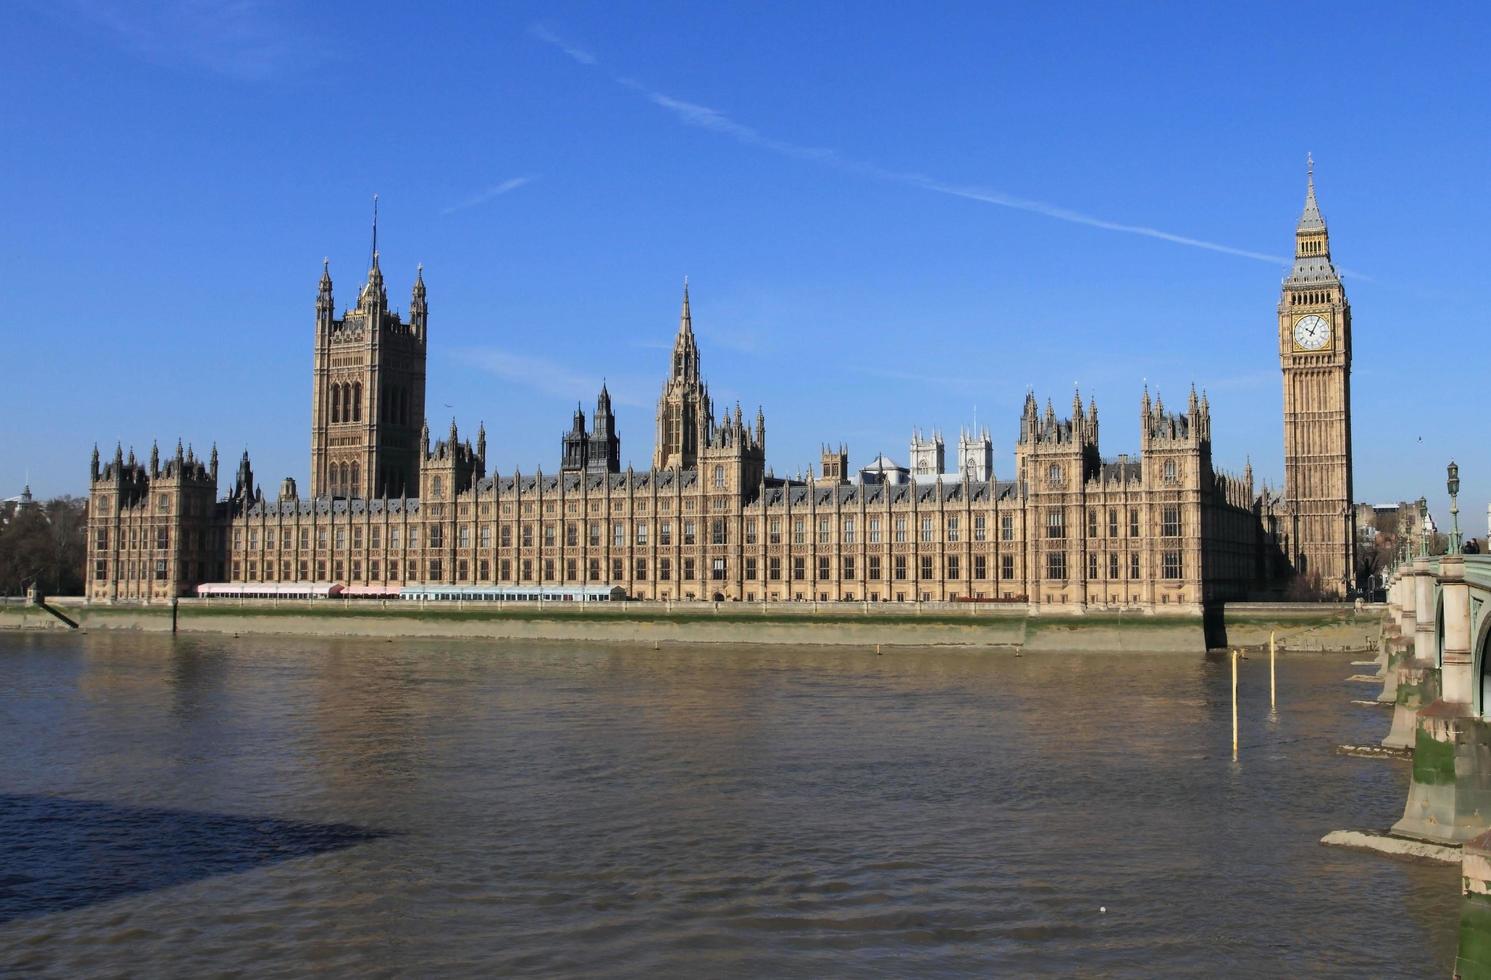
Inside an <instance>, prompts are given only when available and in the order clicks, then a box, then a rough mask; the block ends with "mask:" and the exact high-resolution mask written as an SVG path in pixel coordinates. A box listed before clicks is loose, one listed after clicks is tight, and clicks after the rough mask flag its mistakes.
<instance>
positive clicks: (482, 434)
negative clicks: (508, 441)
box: [476, 422, 487, 476]
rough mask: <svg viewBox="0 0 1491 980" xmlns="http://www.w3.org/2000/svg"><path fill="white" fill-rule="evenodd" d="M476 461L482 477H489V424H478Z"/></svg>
mask: <svg viewBox="0 0 1491 980" xmlns="http://www.w3.org/2000/svg"><path fill="white" fill-rule="evenodd" d="M476 459H477V470H478V473H479V474H480V475H481V476H486V475H487V423H485V422H478V423H477V424H476Z"/></svg>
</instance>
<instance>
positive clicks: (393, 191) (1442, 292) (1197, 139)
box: [0, 0, 1491, 533]
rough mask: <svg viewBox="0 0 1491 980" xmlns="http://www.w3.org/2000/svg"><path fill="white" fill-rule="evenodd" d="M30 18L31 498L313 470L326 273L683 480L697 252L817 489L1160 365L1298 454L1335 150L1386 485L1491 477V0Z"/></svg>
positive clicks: (1117, 428)
mask: <svg viewBox="0 0 1491 980" xmlns="http://www.w3.org/2000/svg"><path fill="white" fill-rule="evenodd" d="M1427 11H1428V8H1415V7H1410V6H1406V5H1387V4H1358V3H1353V4H1330V3H1312V4H1298V3H1289V4H1284V3H1280V4H1246V5H1230V6H1228V7H1226V8H1223V7H1221V6H1220V5H1208V4H1181V3H1147V4H1133V5H1120V4H1096V3H1091V4H1074V5H1057V4H1029V5H994V4H967V5H954V4H933V5H906V4H883V5H872V4H860V3H855V4H848V3H842V4H829V3H820V4H802V5H779V6H776V7H771V6H763V5H739V6H726V5H705V4H683V3H679V4H665V3H653V4H646V5H623V4H584V5H575V6H563V5H556V4H552V3H543V4H538V3H533V4H525V3H510V4H501V5H497V4H482V5H470V6H469V7H466V8H464V9H459V8H457V7H456V6H455V5H444V4H432V5H413V4H381V5H380V4H356V5H353V4H323V5H297V4H289V3H285V4H278V3H255V2H211V0H195V2H164V3H160V4H155V5H136V4H130V3H113V2H104V0H72V2H57V3H35V4H29V5H28V4H21V5H20V6H11V7H10V8H8V16H7V37H8V40H9V42H10V43H9V44H8V45H7V58H6V59H5V62H4V63H3V64H0V80H3V82H4V85H3V92H4V95H3V99H4V101H3V103H0V105H3V110H0V111H3V119H4V124H5V125H4V131H5V132H6V134H7V138H6V139H5V140H4V141H3V143H0V170H3V174H4V179H3V180H0V214H3V215H4V216H5V218H4V220H3V222H0V269H3V270H4V271H3V273H0V284H3V293H0V295H3V300H4V302H3V305H0V344H3V350H4V351H5V359H6V361H7V363H8V364H9V366H10V367H11V370H9V371H7V372H6V380H5V384H4V385H3V387H0V411H3V412H4V414H5V417H6V418H7V419H8V420H9V422H8V424H7V426H6V429H5V436H4V439H3V446H0V448H3V451H0V496H3V495H8V494H10V493H14V492H16V491H17V490H18V489H19V485H20V483H21V482H22V481H23V479H25V477H26V475H27V474H28V473H29V476H30V480H31V483H32V486H33V488H34V489H35V490H36V491H37V492H38V493H41V494H46V495H50V494H56V493H77V492H81V491H82V490H83V489H84V487H85V479H86V465H87V457H88V452H89V450H90V449H91V447H92V445H93V443H94V442H95V441H97V442H98V443H99V444H100V445H101V446H103V447H105V448H106V450H107V449H109V448H112V446H113V444H114V442H115V441H116V440H119V441H123V442H124V443H125V445H126V446H128V445H130V444H133V445H134V446H135V447H136V448H137V449H140V450H141V451H145V450H146V449H147V448H148V446H149V443H150V440H151V438H152V437H158V438H160V440H161V441H162V443H163V444H174V442H175V440H176V439H177V438H178V437H181V438H183V439H185V440H187V441H189V442H191V443H193V444H194V445H195V446H197V447H199V448H204V449H205V447H206V446H207V445H209V444H210V443H211V442H212V441H213V440H214V439H215V440H216V441H217V443H218V445H219V446H220V448H221V449H222V451H223V452H224V454H225V455H226V456H227V457H228V458H232V457H235V456H236V455H237V454H238V452H240V451H241V450H242V449H243V448H245V447H247V448H248V449H249V450H250V451H251V452H252V454H253V458H254V463H255V469H256V471H257V472H258V474H259V475H260V478H261V480H262V481H263V483H264V486H265V489H266V490H267V491H272V489H273V487H274V486H276V485H277V484H278V480H279V478H280V477H281V476H284V475H293V476H295V477H297V478H298V479H300V480H302V481H304V478H305V474H306V471H307V468H308V465H309V433H308V427H309V408H310V405H309V402H310V383H311V374H310V366H311V363H310V361H311V359H310V354H311V340H312V330H313V304H314V299H315V292H316V281H317V278H318V277H319V274H320V265H321V259H322V257H323V256H326V257H329V259H330V261H331V271H332V275H333V278H334V281H335V285H336V295H337V303H338V306H339V307H341V306H344V305H348V304H350V303H352V302H353V301H354V299H355V295H356V289H357V287H358V285H359V284H360V282H361V281H362V280H363V278H364V277H365V275H366V270H367V262H368V248H369V243H368V223H369V201H370V198H371V196H372V194H373V193H374V192H377V193H378V194H379V195H380V200H381V215H382V220H381V228H380V239H379V243H380V247H381V251H382V265H383V269H384V272H385V275H386V276H387V279H388V285H389V292H390V297H391V299H392V301H393V302H395V303H396V304H398V305H399V306H401V307H403V306H407V303H408V294H409V289H410V285H411V283H412V280H413V276H414V267H415V264H416V263H417V262H423V263H424V266H425V280H426V282H427V284H428V287H429V296H430V310H431V313H430V316H431V327H430V338H431V348H430V361H429V398H428V406H427V407H428V412H429V415H430V417H431V425H432V428H433V429H435V430H436V431H437V432H439V431H443V430H444V429H445V427H446V426H448V424H449V419H450V417H451V416H452V415H454V416H456V417H457V419H458V421H459V422H460V424H461V426H462V428H463V429H466V428H469V429H471V430H472V431H474V430H475V427H476V423H477V422H478V421H479V420H485V422H486V425H487V429H488V432H489V436H490V450H489V453H490V458H489V462H490V463H491V464H493V465H495V466H496V467H498V468H500V469H501V470H502V471H503V472H511V471H512V470H513V469H514V468H515V467H521V468H522V469H523V470H524V471H525V472H526V471H531V470H533V469H534V468H535V467H536V466H539V465H542V466H544V467H545V468H546V469H553V468H556V467H557V465H558V458H559V435H560V433H561V431H562V430H563V429H564V428H565V427H566V426H567V424H568V420H569V414H570V412H571V411H572V409H573V407H574V404H575V402H576V401H577V400H579V401H583V402H584V403H586V405H587V411H588V407H589V406H590V405H592V404H593V402H594V397H595V393H596V389H597V388H598V387H599V384H600V381H601V379H602V378H603V377H604V378H606V379H607V381H608V383H609V385H610V389H611V391H612V393H613V395H615V397H616V399H617V401H618V424H619V427H620V430H621V434H622V457H623V462H626V461H628V460H630V461H632V462H633V463H635V464H637V465H639V466H645V465H646V461H647V460H648V459H649V457H650V454H651V451H652V442H653V431H652V417H653V405H654V402H655V400H656V397H657V394H658V391H659V387H660V385H661V382H662V380H663V375H664V371H665V369H666V361H667V355H666V350H667V348H668V346H669V345H670V344H671V341H672V338H673V334H674V331H675V329H676V326H677V315H678V300H679V292H680V285H681V282H682V280H683V277H684V276H685V275H687V276H688V277H689V280H690V283H691V287H692V294H693V309H694V322H695V328H696V332H697V333H698V335H699V342H700V347H701V356H702V363H703V368H704V373H705V376H706V378H707V380H708V381H709V383H710V386H711V390H712V392H713V393H714V395H715V401H716V404H725V403H728V404H731V405H733V403H734V402H735V401H736V400H737V399H739V400H740V401H741V403H742V404H743V405H744V406H745V407H746V409H747V411H748V412H754V409H755V407H756V406H757V405H758V404H760V405H762V406H764V408H765V411H766V416H767V426H768V449H769V453H768V455H769V462H770V464H771V465H772V466H773V467H774V468H775V470H776V472H777V473H778V474H784V473H791V472H796V471H798V470H800V469H803V468H804V467H805V466H806V465H808V464H809V463H813V462H816V459H817V453H818V446H819V444H820V442H823V441H831V442H834V443H837V442H840V441H843V442H847V443H848V444H849V449H850V458H851V464H855V463H857V462H863V461H864V460H867V459H869V458H871V457H872V456H873V455H874V454H875V453H876V452H878V451H882V450H884V451H887V452H889V453H890V454H891V455H892V456H894V457H897V458H904V457H905V455H906V442H907V439H908V437H909V435H910V433H911V430H912V428H913V427H914V426H920V427H922V428H932V427H940V428H941V429H942V430H943V431H944V432H945V433H947V434H948V435H949V438H950V440H951V439H952V438H955V435H954V434H955V433H956V431H957V429H958V427H959V426H960V425H967V424H971V423H972V422H973V420H974V417H975V413H977V420H978V422H979V424H980V425H987V426H988V427H989V428H990V430H991V433H992V435H993V439H994V445H995V468H996V471H997V472H1000V473H1001V474H1004V475H1007V474H1008V473H1009V472H1010V470H1011V468H1012V458H1011V454H1012V451H1013V445H1014V439H1015V435H1016V431H1017V426H1018V412H1019V406H1020V402H1021V401H1022V399H1023V397H1024V394H1025V391H1026V387H1027V386H1034V388H1035V390H1036V392H1037V394H1038V396H1039V397H1041V398H1042V400H1044V399H1045V398H1047V397H1050V398H1052V399H1053V400H1054V401H1055V402H1056V404H1057V406H1058V408H1061V407H1064V406H1067V405H1069V404H1070V401H1071V392H1072V385H1073V383H1074V382H1075V383H1077V384H1080V386H1081V389H1082V392H1083V395H1084V398H1085V397H1086V396H1087V395H1089V394H1092V395H1095V396H1096V398H1097V402H1098V408H1099V413H1100V417H1101V420H1102V423H1103V439H1102V446H1103V450H1104V453H1105V454H1107V455H1113V454H1117V453H1120V452H1132V451H1135V450H1137V448H1138V441H1139V435H1138V404H1139V397H1140V392H1141V389H1142V386H1143V384H1144V383H1145V381H1146V380H1147V381H1148V383H1149V384H1150V386H1151V388H1152V389H1158V390H1159V391H1160V392H1161V393H1162V394H1163V395H1164V396H1165V398H1166V400H1167V402H1169V403H1172V404H1175V405H1179V404H1182V403H1183V401H1184V398H1185V394H1186V392H1187V390H1188V387H1189V385H1190V384H1191V383H1192V382H1193V381H1194V382H1195V383H1196V384H1197V385H1198V386H1203V387H1205V388H1206V389H1207V390H1208V391H1209V393H1210V397H1211V403H1212V410H1213V439H1214V456H1215V459H1216V462H1217V463H1218V465H1220V466H1224V467H1228V468H1232V469H1239V470H1240V469H1241V468H1242V465H1243V463H1244V462H1245V460H1246V459H1247V458H1248V457H1250V456H1251V458H1252V461H1253V465H1254V469H1255V471H1256V472H1257V474H1258V475H1259V476H1260V478H1262V477H1271V478H1273V479H1274V480H1276V481H1277V480H1278V479H1279V477H1280V475H1281V472H1282V448H1281V422H1280V404H1281V398H1282V396H1281V392H1280V380H1279V371H1278V356H1277V350H1276V341H1275V332H1276V318H1275V317H1276V314H1275V306H1276V303H1277V300H1278V286H1279V279H1280V277H1281V276H1282V275H1283V274H1284V271H1285V264H1286V259H1287V256H1288V255H1289V253H1290V249H1291V245H1292V238H1291V236H1292V232H1293V226H1294V221H1295V219H1296V217H1297V216H1298V213H1299V209H1300V205H1301V202H1302V199H1303V194H1304V179H1305V174H1304V160H1305V155H1306V153H1307V152H1313V154H1314V156H1315V160H1316V178H1317V185H1318V188H1319V195H1320V201H1321V207H1322V209H1323V211H1324V213H1325V215H1326V218H1327V220H1328V222H1329V223H1330V228H1331V233H1332V245H1333V249H1334V254H1335V257H1336V260H1337V263H1338V264H1339V265H1340V266H1343V267H1344V268H1345V269H1346V270H1348V271H1349V272H1350V273H1351V274H1352V275H1351V277H1350V279H1349V280H1348V286H1347V290H1348V295H1349V296H1350V298H1351V300H1352V304H1353V313H1354V321H1355V355H1356V366H1355V373H1354V381H1353V383H1354V420H1355V431H1354V435H1355V450H1356V487H1357V497H1358V498H1359V499H1366V500H1374V501H1377V500H1394V499H1398V498H1400V497H1406V496H1417V495H1418V494H1420V493H1428V494H1429V496H1430V499H1431V501H1432V502H1434V506H1435V510H1436V513H1437V514H1438V513H1442V511H1443V508H1444V506H1445V505H1444V503H1443V500H1444V479H1443V477H1444V464H1445V462H1446V461H1447V460H1448V459H1449V458H1450V457H1451V456H1456V457H1458V459H1459V462H1460V463H1461V467H1462V473H1463V478H1464V492H1463V493H1462V506H1461V510H1462V514H1463V515H1464V516H1465V521H1464V524H1465V525H1466V526H1467V527H1468V528H1469V529H1472V530H1474V531H1475V532H1476V533H1485V527H1484V524H1485V508H1486V501H1487V498H1488V496H1491V472H1488V471H1491V451H1488V450H1487V448H1486V447H1487V445H1488V443H1487V439H1486V427H1485V414H1484V411H1483V405H1484V397H1481V398H1477V397H1476V395H1477V392H1476V390H1475V389H1476V388H1477V387H1479V389H1480V391H1481V392H1484V389H1485V382H1484V380H1483V379H1484V377H1485V373H1484V372H1485V370H1486V367H1485V355H1486V338H1487V337H1488V336H1491V331H1488V329H1487V327H1488V323H1487V313H1486V309H1487V307H1486V303H1485V301H1484V292H1485V290H1486V289H1487V288H1488V285H1491V283H1488V277H1487V275H1486V270H1487V269H1488V268H1491V254H1488V253H1491V247H1488V241H1491V237H1488V233H1487V229H1488V228H1491V198H1488V196H1487V194H1486V193H1485V186H1486V183H1485V182H1486V173H1487V163H1488V157H1491V152H1488V151H1491V132H1488V126H1487V122H1486V120H1487V119H1488V118H1491V104H1488V103H1491V77H1488V74H1491V72H1488V68H1487V62H1486V59H1485V57H1484V53H1485V51H1486V50H1487V46H1488V41H1491V37H1488V34H1491V31H1488V26H1491V15H1488V12H1487V8H1486V7H1485V5H1470V4H1466V5H1462V6H1456V5H1438V6H1436V7H1434V8H1433V10H1432V14H1431V13H1429V12H1427Z"/></svg>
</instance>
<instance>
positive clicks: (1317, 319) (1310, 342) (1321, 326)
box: [1294, 313, 1331, 350]
mask: <svg viewBox="0 0 1491 980" xmlns="http://www.w3.org/2000/svg"><path fill="white" fill-rule="evenodd" d="M1330 340H1331V325H1330V324H1329V323H1327V322H1326V321H1325V318H1324V317H1322V316H1317V315H1316V314H1314V313H1311V314H1310V315H1309V316H1302V317H1300V318H1299V319H1298V320H1296V321H1295V323H1294V346H1296V347H1298V348H1300V349H1302V350H1320V348H1322V347H1324V346H1325V345H1326V344H1328V343H1330Z"/></svg>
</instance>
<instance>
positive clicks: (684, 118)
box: [530, 25, 1367, 279]
mask: <svg viewBox="0 0 1491 980" xmlns="http://www.w3.org/2000/svg"><path fill="white" fill-rule="evenodd" d="M530 32H531V33H532V34H533V35H534V36H535V37H537V38H539V39H540V40H542V41H544V42H546V43H548V44H550V45H552V46H554V47H556V48H558V49H559V50H561V51H563V52H564V53H565V54H567V55H569V56H570V57H571V58H573V59H574V60H575V61H578V62H580V63H581V64H584V65H587V66H595V65H598V64H599V61H598V60H597V59H596V58H595V56H593V55H591V54H590V53H589V52H588V51H586V50H584V49H583V48H580V47H577V46H576V45H574V44H573V43H571V42H569V41H566V40H564V39H563V38H561V37H559V36H558V35H556V34H555V33H554V32H553V31H552V30H550V29H549V28H547V27H544V26H543V25H534V26H533V27H532V28H530ZM613 81H615V82H616V84H618V85H621V86H623V87H625V88H628V89H631V90H632V91H634V92H637V93H638V94H640V95H642V96H643V97H644V98H645V99H647V101H648V102H650V103H652V104H653V105H655V106H657V107H658V108H661V109H664V110H666V111H667V112H668V113H670V114H671V115H672V116H673V117H674V118H675V119H677V120H678V121H679V122H680V123H683V124H684V125H686V126H693V127H696V128H699V129H705V130H708V131H710V132H713V133H718V134H720V135H722V136H728V137H730V138H731V139H733V140H735V141H736V142H739V143H742V144H745V145H747V146H755V147H760V148H762V149H765V150H769V151H771V152H773V153H777V154H780V155H782V156H787V157H791V158H792V159H795V160H808V161H811V162H815V163H819V164H822V165H824V166H829V167H833V168H835V169H838V170H842V171H845V172H848V173H854V174H858V175H861V176H865V177H871V178H874V179H877V180H884V181H890V182H892V183H898V184H904V185H906V186H909V187H915V188H918V189H920V190H924V191H930V192H932V193H935V194H944V195H947V196H949V197H957V198H961V199H963V200H967V201H975V202H978V203H980V204H989V205H993V206H994V207H1001V208H1008V209H1010V210H1014V211H1024V212H1026V213H1029V214H1038V215H1041V216H1042V217H1046V218H1052V219H1054V220H1056V221H1065V222H1067V223H1069V224H1075V225H1083V226H1085V227H1088V228H1099V229H1102V230H1104V231H1114V232H1119V233H1121V234H1125V235H1138V236H1140V237H1143V238H1153V239H1157V240H1159V241H1164V242H1169V243H1171V244H1173V245H1183V246H1186V247H1187V248H1199V249H1205V250H1207V251H1211V252H1219V253H1221V254H1224V255H1235V256H1238V257H1240V258H1245V259H1254V260H1256V261H1259V262H1269V263H1272V264H1274V265H1287V264H1288V263H1289V260H1288V259H1287V258H1285V257H1283V256H1279V255H1270V254H1268V253H1266V252H1255V251H1253V250H1251V249H1246V248H1238V247H1236V246H1233V245H1226V244H1222V243H1221V242H1212V241H1207V240H1205V239H1202V238H1193V237H1191V236H1189V235H1180V234H1176V233H1175V232H1170V231H1165V230H1164V229H1161V228H1153V227H1150V226H1149V225H1140V224H1131V223H1128V222H1122V221H1110V220H1108V219H1106V218H1100V217H1097V216H1096V215H1091V214H1085V213H1083V212H1081V211H1076V210H1074V209H1072V208H1068V207H1063V206H1061V205H1058V204H1051V203H1049V202H1047V201H1040V200H1035V199H1032V198H1025V197H1019V196H1016V195H1013V194H1006V193H1004V192H1003V191H998V190H993V189H990V188H986V187H978V186H968V185H960V184H954V183H950V182H947V181H943V180H939V179H937V178H934V177H929V176H927V175H925V174H916V173H903V172H899V171H895V170H887V169H886V168H884V167H880V166H878V165H876V164H873V163H869V162H867V161H862V160H853V159H850V158H847V157H844V156H843V155H841V154H840V153H839V152H838V151H836V150H833V149H831V148H827V147H818V146H804V145H802V144H798V143H792V142H788V141H785V140H779V139H775V138H773V137H770V136H767V135H766V134H764V133H762V132H761V131H760V130H758V129H756V128H755V127H753V126H749V125H747V124H745V123H742V122H739V121H737V120H735V119H732V118H731V117H730V116H729V115H727V114H726V113H724V112H721V111H720V110H718V109H714V108H711V107H710V106H706V105H701V104H699V103H697V102H690V101H688V100H687V99H680V98H678V97H676V96H673V95H669V94H668V93H666V92H661V91H658V90H657V89H654V88H650V87H648V86H647V85H644V84H643V83H641V82H639V81H637V80H636V79H635V78H630V77H626V76H613ZM1343 271H1344V270H1343ZM1352 275H1353V277H1355V278H1359V279H1365V278H1367V277H1366V276H1363V275H1361V274H1360V273H1352Z"/></svg>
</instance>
